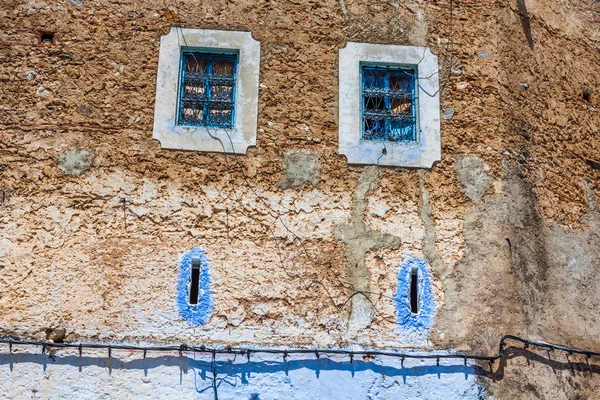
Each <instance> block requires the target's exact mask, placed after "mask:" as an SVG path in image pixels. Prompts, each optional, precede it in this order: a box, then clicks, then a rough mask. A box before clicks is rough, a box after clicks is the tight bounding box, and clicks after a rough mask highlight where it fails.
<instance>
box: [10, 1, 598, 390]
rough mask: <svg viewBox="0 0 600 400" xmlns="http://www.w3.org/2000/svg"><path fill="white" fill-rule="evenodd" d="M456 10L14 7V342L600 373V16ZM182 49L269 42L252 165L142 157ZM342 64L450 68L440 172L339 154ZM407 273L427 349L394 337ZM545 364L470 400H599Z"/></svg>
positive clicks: (497, 380)
mask: <svg viewBox="0 0 600 400" xmlns="http://www.w3.org/2000/svg"><path fill="white" fill-rule="evenodd" d="M452 7H453V8H452V10H453V12H452V19H450V3H448V2H445V1H427V2H420V1H414V2H390V3H380V2H366V1H340V2H337V1H333V0H326V1H319V2H292V1H281V2H280V1H274V0H270V1H269V0H261V1H253V2H248V1H239V2H235V3H225V2H197V1H188V2H182V1H179V8H177V7H175V3H174V2H173V4H171V3H169V2H166V3H165V2H164V1H162V0H161V1H158V0H148V1H144V2H137V1H130V2H128V1H116V0H82V1H81V2H74V1H69V0H56V1H50V0H48V1H37V0H35V1H34V0H27V1H16V0H9V1H4V2H2V4H1V5H0V82H1V84H0V96H1V98H2V100H1V102H0V191H1V193H0V227H1V229H0V333H2V334H7V335H9V334H10V335H17V336H26V337H37V338H45V337H46V331H47V329H58V328H63V329H65V332H66V339H65V340H70V339H73V338H86V339H88V340H94V339H101V340H132V341H136V340H148V341H175V342H190V343H191V342H205V343H209V342H210V343H213V344H216V345H220V344H238V343H248V344H255V345H291V346H302V345H310V346H323V347H325V346H351V345H364V346H373V347H381V348H392V347H404V346H409V347H410V346H417V345H418V346H423V347H424V348H426V349H428V350H432V349H435V348H447V349H456V350H461V351H471V352H481V353H492V352H495V351H496V344H497V342H498V339H499V337H500V336H501V335H502V334H504V333H513V334H520V335H527V336H531V337H532V338H535V339H541V340H547V341H553V342H558V343H563V344H565V345H573V346H578V347H585V348H591V349H600V341H599V340H598V338H597V336H598V335H597V332H598V331H600V320H599V319H598V318H597V317H596V315H597V314H598V313H597V310H598V307H599V306H600V283H598V280H597V279H595V277H596V275H597V273H598V271H599V269H600V265H599V264H598V263H599V261H598V260H599V258H598V248H599V247H600V246H599V244H600V228H599V226H600V225H599V218H600V217H599V214H598V212H599V211H598V205H597V202H598V198H600V184H599V183H600V171H599V170H598V165H600V159H599V158H598V154H600V152H599V146H600V137H599V135H600V134H599V133H598V128H597V126H598V122H599V117H598V111H596V108H595V107H596V100H595V97H596V92H595V91H596V90H597V89H598V87H599V84H598V83H599V82H598V80H599V79H600V78H599V77H598V74H597V73H596V72H597V67H596V66H597V65H598V63H599V61H600V60H599V58H600V55H599V54H598V51H597V49H598V45H599V43H598V41H599V40H600V30H599V28H598V19H599V17H598V15H600V8H599V7H600V6H599V5H598V4H597V2H589V1H586V0H561V1H550V0H530V1H527V2H523V1H521V0H519V1H515V2H512V1H481V2H466V1H458V2H453V5H452ZM450 22H452V35H450V33H451V32H450V29H449V28H450V25H449V24H450ZM174 24H181V25H183V26H186V27H194V28H210V29H235V30H244V31H250V32H251V33H252V35H253V37H254V38H255V39H256V40H258V41H260V43H261V70H260V86H259V116H258V118H259V119H258V130H257V146H256V147H255V148H250V149H249V150H248V153H247V155H246V156H244V157H238V158H236V157H232V156H227V157H226V156H224V155H221V154H207V153H195V152H179V151H171V150H163V149H161V148H160V145H159V143H158V142H156V141H154V140H152V123H153V121H152V116H153V115H154V94H155V93H154V91H155V83H156V66H157V59H158V50H159V48H158V46H159V42H160V36H161V35H163V34H166V33H167V32H168V31H169V30H170V29H171V26H172V25H174ZM39 29H48V30H57V31H58V32H57V34H56V40H57V42H56V44H55V45H53V46H46V45H39V46H38V45H34V43H36V36H37V32H38V30H39ZM347 41H356V42H361V41H364V42H371V43H391V44H403V45H427V46H429V47H431V48H432V51H433V52H434V53H436V54H438V57H439V60H440V66H441V71H440V82H441V84H442V92H441V98H440V99H441V102H442V108H444V109H449V108H452V109H453V110H454V114H452V113H444V114H445V115H448V116H449V115H452V117H451V118H450V119H445V120H443V121H442V160H441V162H439V163H437V164H436V165H435V166H434V167H433V169H432V170H430V171H415V170H403V169H393V168H378V167H374V166H371V167H353V166H349V165H348V164H347V163H346V160H345V159H344V158H343V157H341V156H339V155H337V145H338V138H337V132H338V126H337V120H336V118H337V115H338V110H337V90H338V88H337V56H338V50H339V48H341V47H343V46H344V45H345V43H346V42H347ZM582 87H586V88H591V89H592V90H593V91H594V92H593V94H592V96H591V98H590V99H588V100H584V99H583V95H582ZM194 248H200V249H202V250H203V252H204V254H205V255H206V257H207V261H208V264H209V265H210V277H211V294H212V296H213V298H214V308H213V311H212V314H211V317H210V319H209V320H208V322H207V323H206V324H204V325H201V326H195V325H190V324H189V323H188V321H187V320H186V319H185V318H182V316H181V315H180V312H179V309H178V306H177V301H176V299H177V285H178V280H179V271H180V264H179V260H180V259H181V257H182V256H183V255H184V254H186V253H187V252H189V251H190V250H191V249H194ZM411 259H424V260H426V261H427V265H428V267H429V268H430V271H431V274H432V297H433V299H434V301H435V303H436V310H437V311H436V315H435V318H434V322H433V325H432V327H431V330H430V332H429V334H428V336H427V340H426V341H424V343H422V342H417V341H414V340H412V339H410V338H409V340H407V337H408V336H407V335H403V334H402V330H401V329H398V324H397V315H398V309H397V307H396V303H395V302H394V297H395V296H396V293H397V287H398V273H399V269H400V266H401V265H403V264H405V263H406V262H408V261H409V260H411ZM546 359H547V357H546V356H545V355H543V354H542V355H531V354H529V353H523V354H517V360H516V361H511V360H505V364H504V365H503V367H502V368H503V369H502V370H501V372H498V374H497V375H494V376H487V375H482V376H480V377H479V378H478V379H482V380H483V382H484V383H485V385H486V387H487V390H488V393H491V394H492V395H493V396H495V398H497V399H503V398H544V396H546V397H547V394H548V393H552V394H554V395H555V396H556V397H557V398H572V397H573V396H574V395H576V394H578V393H580V395H581V396H582V397H583V398H594V397H593V393H594V390H595V389H596V388H597V385H598V378H597V371H596V369H594V368H595V367H594V368H591V369H590V372H589V373H576V372H571V371H570V370H569V369H565V367H564V366H565V365H567V364H564V363H563V362H564V361H566V360H565V359H564V356H563V355H554V356H553V361H552V362H548V361H545V360H546ZM526 360H529V361H531V360H533V361H531V362H530V363H527V362H526ZM594 362H595V361H594V360H590V363H591V364H592V367H593V363H594ZM538 364H543V365H542V366H540V367H537V366H536V365H538ZM17 367H18V366H17ZM496 367H498V365H497V366H496ZM549 367H553V368H554V369H555V370H560V371H561V372H560V374H553V373H550V372H548V371H550V370H551V368H550V369H548V368H549ZM498 368H499V367H498ZM3 371H4V370H3ZM13 372H14V371H13ZM3 373H4V374H7V373H8V372H5V371H4V372H3ZM98 373H103V372H98ZM168 375H170V376H171V378H173V376H172V374H171V373H170V372H169V373H168ZM16 376H17V377H15V378H14V379H16V380H20V379H25V378H18V375H16ZM73 376H75V375H73ZM74 379H75V378H74ZM369 379H371V378H368V379H367V378H365V382H367V381H368V380H369ZM102 382H103V383H104V382H105V381H102ZM123 382H125V381H123ZM175 384H177V383H176V382H175V381H174V383H172V385H175ZM114 387H115V388H117V387H118V388H120V389H119V390H125V391H127V390H130V389H128V388H126V387H124V385H120V384H115V386H114ZM3 390H8V389H3ZM27 390H29V389H27ZM115 390H116V389H115ZM132 396H133V395H132ZM374 397H375V398H376V396H374ZM261 398H262V397H261Z"/></svg>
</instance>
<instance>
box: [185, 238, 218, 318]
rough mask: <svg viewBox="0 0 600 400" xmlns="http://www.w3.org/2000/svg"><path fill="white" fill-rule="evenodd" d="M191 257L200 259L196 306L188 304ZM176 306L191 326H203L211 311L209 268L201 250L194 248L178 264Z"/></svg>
mask: <svg viewBox="0 0 600 400" xmlns="http://www.w3.org/2000/svg"><path fill="white" fill-rule="evenodd" d="M192 257H199V258H200V265H201V269H200V293H199V296H198V304H194V305H191V304H190V303H189V302H188V298H189V284H190V277H191V273H192ZM177 306H178V307H179V315H181V316H182V317H183V318H185V319H186V320H187V321H188V322H189V323H190V324H191V325H203V324H205V323H206V322H207V321H208V319H209V318H210V315H211V314H212V311H213V300H212V297H211V295H210V267H209V265H208V260H207V259H206V256H205V255H204V252H203V251H202V250H201V249H198V248H195V249H192V250H191V251H189V252H187V253H186V254H184V255H183V257H181V261H180V264H179V283H178V284H177Z"/></svg>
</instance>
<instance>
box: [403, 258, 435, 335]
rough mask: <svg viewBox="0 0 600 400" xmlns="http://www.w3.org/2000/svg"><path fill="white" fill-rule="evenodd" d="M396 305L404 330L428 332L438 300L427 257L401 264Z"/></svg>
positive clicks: (408, 331) (414, 332)
mask: <svg viewBox="0 0 600 400" xmlns="http://www.w3.org/2000/svg"><path fill="white" fill-rule="evenodd" d="M394 305H395V306H396V310H397V314H396V315H397V321H398V329H399V330H400V332H401V333H405V334H407V335H409V336H412V335H418V336H426V335H427V333H428V330H429V328H431V325H432V324H433V318H434V315H435V300H434V297H433V290H432V287H431V273H430V272H429V268H428V267H427V262H426V261H425V260H423V259H419V258H413V257H411V258H409V259H408V260H407V261H406V262H404V263H403V264H402V265H401V266H400V269H399V271H398V287H397V289H396V295H395V296H394Z"/></svg>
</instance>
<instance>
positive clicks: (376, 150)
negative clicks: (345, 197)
mask: <svg viewBox="0 0 600 400" xmlns="http://www.w3.org/2000/svg"><path fill="white" fill-rule="evenodd" d="M361 65H391V66H393V65H399V66H414V67H416V70H417V82H418V85H417V97H418V99H417V102H418V104H417V112H418V114H417V115H418V122H417V126H418V127H419V133H418V140H417V142H416V143H401V142H390V141H375V140H364V139H362V110H361V107H362V98H361V96H362V93H361V75H360V67H361ZM338 152H339V154H343V155H345V156H346V158H347V159H348V163H350V164H363V165H366V164H376V165H388V166H397V167H408V168H431V167H432V165H433V163H434V162H436V161H439V160H440V159H441V146H440V98H439V79H438V61H437V56H436V55H434V54H432V53H431V51H430V50H429V49H428V48H427V47H417V46H396V45H381V44H368V43H353V42H348V44H347V45H346V47H345V48H343V49H340V53H339V150H338Z"/></svg>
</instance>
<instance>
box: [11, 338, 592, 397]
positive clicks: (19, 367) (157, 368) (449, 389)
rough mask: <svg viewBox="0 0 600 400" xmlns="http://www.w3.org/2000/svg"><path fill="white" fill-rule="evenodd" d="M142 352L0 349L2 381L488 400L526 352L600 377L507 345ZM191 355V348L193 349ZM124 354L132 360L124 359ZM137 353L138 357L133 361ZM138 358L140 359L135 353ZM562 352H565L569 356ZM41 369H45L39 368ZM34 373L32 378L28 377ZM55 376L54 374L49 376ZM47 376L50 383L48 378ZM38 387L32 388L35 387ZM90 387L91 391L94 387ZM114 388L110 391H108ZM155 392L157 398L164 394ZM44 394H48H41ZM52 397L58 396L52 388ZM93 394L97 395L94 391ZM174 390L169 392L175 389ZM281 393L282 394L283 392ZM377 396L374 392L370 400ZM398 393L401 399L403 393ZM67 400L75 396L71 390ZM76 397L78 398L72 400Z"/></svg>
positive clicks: (586, 367)
mask: <svg viewBox="0 0 600 400" xmlns="http://www.w3.org/2000/svg"><path fill="white" fill-rule="evenodd" d="M138 353H139V352H125V351H123V352H121V351H114V352H113V358H108V357H89V356H85V355H84V356H83V357H80V356H77V355H73V356H58V355H47V354H23V353H13V354H0V382H2V381H4V382H8V383H5V385H6V384H8V385H9V386H11V381H13V382H23V381H25V382H27V384H31V385H37V384H38V383H37V382H36V380H37V379H39V382H40V383H39V386H46V387H50V388H54V387H55V386H54V383H53V382H52V379H57V380H60V382H69V381H71V382H79V381H87V383H89V384H88V385H87V386H86V387H85V388H86V389H87V390H94V389H93V388H94V387H95V388H98V387H104V388H107V389H105V390H117V388H118V389H119V390H120V391H121V392H119V395H121V394H126V395H129V394H132V395H133V394H136V393H138V394H139V392H138V391H139V390H141V389H140V385H139V384H137V382H139V381H140V380H141V381H143V382H144V384H145V385H146V386H145V387H144V390H146V391H147V394H153V393H154V392H155V391H156V390H159V388H164V387H166V386H165V385H167V386H168V387H170V388H171V389H173V390H176V391H177V393H179V394H182V393H190V394H195V395H194V396H195V398H202V399H212V398H217V395H216V394H215V393H217V394H218V396H220V397H219V398H227V399H229V398H235V399H262V400H265V399H270V398H273V399H274V398H307V399H309V398H310V399H313V400H314V399H321V398H328V399H355V398H356V399H364V398H381V399H384V398H406V397H410V396H418V397H415V398H421V399H425V398H426V399H429V398H431V399H433V398H440V396H443V398H459V396H462V397H460V398H462V399H485V398H487V395H486V394H485V390H484V389H483V385H482V382H481V381H482V379H483V380H485V379H491V380H494V381H498V380H502V379H503V378H504V376H505V369H506V367H507V360H509V359H513V358H517V357H524V358H526V359H527V360H529V361H532V362H535V363H539V364H542V365H546V366H548V367H549V368H551V369H552V370H554V371H568V370H570V371H571V373H572V374H575V372H576V371H577V372H582V373H583V374H585V375H587V374H599V373H600V366H598V365H596V364H591V363H589V361H588V360H586V361H585V362H580V361H581V360H576V359H572V361H573V362H569V361H567V360H566V359H565V361H560V360H558V359H557V358H558V357H559V356H560V355H559V354H558V353H554V354H553V355H552V358H554V359H552V358H550V357H545V356H543V355H541V354H539V353H535V352H531V351H529V350H525V349H521V348H514V347H509V348H507V349H506V352H505V355H504V357H503V358H502V359H501V360H500V362H499V363H495V364H494V368H495V370H488V369H487V365H484V367H481V366H478V365H464V363H463V361H462V360H444V359H442V360H441V361H440V364H439V366H438V365H437V364H436V360H412V359H407V360H405V361H404V362H401V360H397V359H395V358H389V357H388V358H377V359H375V360H372V361H371V360H367V361H365V360H360V359H359V360H354V361H353V362H352V363H351V362H350V360H349V359H348V358H347V357H338V356H336V357H333V356H332V358H325V357H323V358H320V359H314V358H312V359H295V358H294V359H289V360H288V361H283V360H282V359H279V360H277V359H273V358H271V356H268V357H269V359H264V357H261V356H259V355H255V356H252V358H253V360H252V359H251V360H250V361H247V360H246V357H245V356H244V357H240V356H238V357H237V359H236V357H235V356H231V358H229V359H227V358H222V359H220V358H221V357H217V360H216V361H212V359H211V356H210V355H202V356H200V354H199V353H197V354H196V355H195V356H198V357H201V358H202V359H194V358H190V357H189V356H175V355H163V356H159V357H147V358H141V355H138ZM188 355H189V353H188ZM119 357H121V358H124V359H125V358H128V360H126V361H124V360H122V359H119ZM131 357H136V359H130V358H131ZM137 357H140V358H137ZM563 357H564V356H563ZM40 367H41V368H40ZM28 374H29V375H28ZM48 377H50V378H48ZM48 379H49V381H48ZM32 387H33V386H32ZM90 388H91V389H90ZM73 390H74V391H73V392H72V393H71V395H72V396H77V398H88V397H86V396H84V394H85V391H84V392H81V390H82V389H78V390H75V389H73ZM109 393H112V392H109ZM156 393H157V396H158V397H156V398H161V396H160V395H159V394H158V392H156ZM6 394H7V392H6V386H4V387H3V385H2V383H0V397H2V396H4V395H6ZM42 394H43V393H42ZM46 395H48V397H54V395H56V393H52V392H50V393H46ZM88 395H89V398H93V395H97V392H91V393H88ZM169 395H170V394H169ZM282 396H283V397H282ZM369 396H371V397H369ZM398 396H400V397H398ZM65 398H69V397H68V395H67V396H66V397H65ZM73 398H76V397H73Z"/></svg>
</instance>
